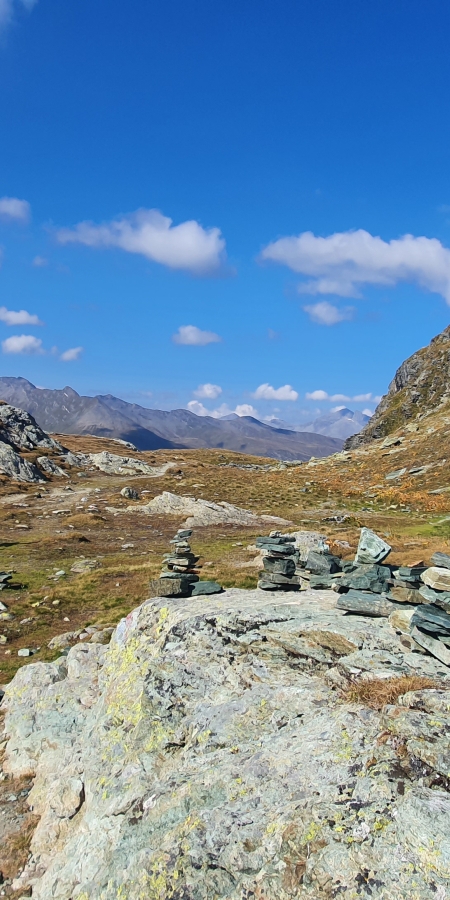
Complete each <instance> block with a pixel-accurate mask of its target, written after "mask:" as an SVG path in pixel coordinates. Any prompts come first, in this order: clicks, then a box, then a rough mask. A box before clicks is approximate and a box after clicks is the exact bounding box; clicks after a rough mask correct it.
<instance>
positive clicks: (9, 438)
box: [0, 403, 63, 452]
mask: <svg viewBox="0 0 450 900" xmlns="http://www.w3.org/2000/svg"><path fill="white" fill-rule="evenodd" d="M0 440H1V441H3V442H4V443H6V444H10V445H11V446H12V447H14V449H15V450H56V451H58V452H62V449H63V448H62V447H61V444H58V442H57V441H54V440H53V438H51V437H50V436H49V435H48V434H46V433H45V431H42V428H40V427H39V425H38V424H37V422H36V421H35V419H33V416H31V415H30V414H29V413H27V412H24V411H23V409H18V408H17V407H16V406H10V405H9V404H8V403H1V404H0Z"/></svg>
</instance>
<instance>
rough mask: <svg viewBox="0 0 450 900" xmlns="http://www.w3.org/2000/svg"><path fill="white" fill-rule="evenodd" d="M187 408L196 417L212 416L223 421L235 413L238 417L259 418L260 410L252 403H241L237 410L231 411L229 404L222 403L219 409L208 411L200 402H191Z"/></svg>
mask: <svg viewBox="0 0 450 900" xmlns="http://www.w3.org/2000/svg"><path fill="white" fill-rule="evenodd" d="M187 408H188V409H189V410H190V411H191V412H193V413H195V415H196V416H211V417H212V418H213V419H221V418H222V416H229V415H231V414H232V413H235V415H237V416H254V417H255V418H258V410H257V409H255V407H254V406H252V405H251V404H250V403H240V404H238V405H237V406H236V407H235V409H230V407H229V406H228V404H227V403H222V404H221V405H220V406H219V407H217V409H206V406H204V405H203V403H200V402H199V401H198V400H190V401H189V403H188V405H187Z"/></svg>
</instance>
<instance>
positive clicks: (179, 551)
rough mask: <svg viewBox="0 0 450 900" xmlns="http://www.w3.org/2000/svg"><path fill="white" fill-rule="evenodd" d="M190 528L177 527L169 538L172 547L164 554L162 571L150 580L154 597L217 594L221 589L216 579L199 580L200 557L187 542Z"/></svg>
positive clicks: (190, 532) (190, 531)
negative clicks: (157, 576) (169, 551)
mask: <svg viewBox="0 0 450 900" xmlns="http://www.w3.org/2000/svg"><path fill="white" fill-rule="evenodd" d="M191 534H192V530H191V529H190V528H179V529H178V531H177V533H176V535H175V537H174V538H173V539H172V540H171V542H170V543H171V544H173V545H174V548H173V550H172V552H171V553H166V554H165V555H164V566H165V568H163V571H162V572H161V575H160V577H159V578H158V579H156V580H155V581H151V582H150V589H151V591H152V595H153V596H156V597H195V596H199V595H201V594H218V593H220V592H221V591H222V588H221V586H220V584H217V582H216V581H200V576H199V569H200V568H201V566H199V565H198V561H199V559H200V557H199V556H196V555H195V554H194V553H193V552H192V549H191V545H190V544H189V538H190V537H191Z"/></svg>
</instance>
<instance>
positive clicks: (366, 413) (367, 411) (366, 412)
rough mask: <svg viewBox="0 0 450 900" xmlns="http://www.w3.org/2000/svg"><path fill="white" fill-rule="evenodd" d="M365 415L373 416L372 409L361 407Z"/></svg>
mask: <svg viewBox="0 0 450 900" xmlns="http://www.w3.org/2000/svg"><path fill="white" fill-rule="evenodd" d="M363 413H364V415H365V416H373V409H363Z"/></svg>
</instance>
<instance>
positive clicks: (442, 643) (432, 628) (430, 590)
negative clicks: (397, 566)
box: [410, 553, 450, 666]
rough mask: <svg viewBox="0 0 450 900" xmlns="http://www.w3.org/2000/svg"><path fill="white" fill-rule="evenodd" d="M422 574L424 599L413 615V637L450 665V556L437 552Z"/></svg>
mask: <svg viewBox="0 0 450 900" xmlns="http://www.w3.org/2000/svg"><path fill="white" fill-rule="evenodd" d="M431 562H432V563H433V565H432V566H430V567H429V568H428V569H425V571H423V572H422V573H421V576H420V577H421V581H422V585H421V587H420V588H419V594H420V596H421V599H422V603H421V605H420V606H417V607H416V609H415V610H414V613H413V615H412V616H411V621H410V632H411V637H412V638H413V640H414V641H416V643H417V644H419V646H421V647H423V649H425V650H428V651H429V652H430V653H432V654H433V656H435V657H437V659H439V660H440V661H441V662H443V663H444V664H445V665H446V666H450V556H447V554H446V553H434V554H433V556H432V557H431Z"/></svg>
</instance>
